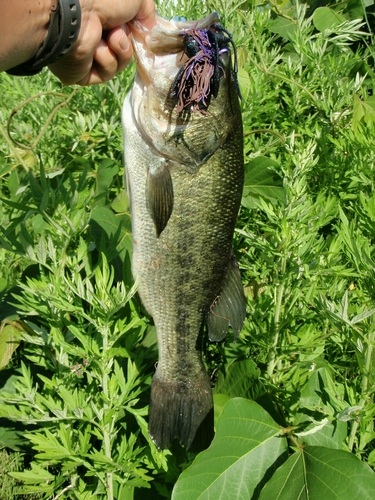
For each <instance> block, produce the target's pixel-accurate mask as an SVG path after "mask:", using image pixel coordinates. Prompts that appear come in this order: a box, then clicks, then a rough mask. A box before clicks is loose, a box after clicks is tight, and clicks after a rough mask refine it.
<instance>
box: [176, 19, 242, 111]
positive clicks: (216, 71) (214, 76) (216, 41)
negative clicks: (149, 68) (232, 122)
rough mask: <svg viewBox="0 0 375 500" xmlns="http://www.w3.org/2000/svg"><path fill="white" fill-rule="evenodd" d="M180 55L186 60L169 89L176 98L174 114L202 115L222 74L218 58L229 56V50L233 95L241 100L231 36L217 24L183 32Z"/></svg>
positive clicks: (221, 66)
mask: <svg viewBox="0 0 375 500" xmlns="http://www.w3.org/2000/svg"><path fill="white" fill-rule="evenodd" d="M182 36H183V37H184V54H186V55H187V56H188V57H189V59H188V61H187V62H186V64H185V65H183V66H182V67H181V69H180V70H179V72H178V73H177V76H176V78H175V80H174V82H173V84H172V87H171V97H177V99H178V101H177V108H176V110H177V114H180V113H181V112H182V111H183V110H184V109H190V110H191V111H193V112H194V113H196V112H200V113H205V112H206V111H207V108H208V106H209V105H210V101H211V96H212V95H213V96H214V97H215V98H216V97H217V95H218V92H219V85H220V80H221V78H222V77H223V75H225V70H224V67H223V63H222V61H221V59H220V56H221V55H222V54H224V53H228V52H230V48H229V45H232V47H233V53H234V68H233V71H232V75H233V79H234V82H235V86H236V90H237V94H238V96H239V98H240V99H241V100H242V96H241V91H240V88H239V85H238V80H237V71H238V68H237V51H236V46H235V44H234V42H233V39H232V35H231V33H230V32H229V31H228V30H227V29H225V28H224V27H223V26H222V25H221V24H212V25H210V26H209V27H208V28H197V26H194V27H193V28H191V29H188V30H186V31H185V32H184V33H183V35H182Z"/></svg>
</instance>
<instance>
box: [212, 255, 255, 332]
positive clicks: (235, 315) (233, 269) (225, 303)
mask: <svg viewBox="0 0 375 500" xmlns="http://www.w3.org/2000/svg"><path fill="white" fill-rule="evenodd" d="M245 315H246V299H245V295H244V291H243V286H242V282H241V275H240V271H239V269H238V265H237V262H236V259H235V258H234V257H233V258H232V260H231V262H230V263H229V266H228V270H227V274H226V277H225V281H224V286H223V289H222V291H221V293H220V295H219V296H218V297H216V299H215V300H214V302H213V304H212V305H211V308H210V312H209V314H208V316H207V326H208V337H209V339H210V340H213V341H216V342H219V341H221V340H223V339H224V338H225V336H226V334H227V333H228V328H229V325H230V326H231V327H232V329H233V333H234V338H235V339H236V338H237V336H238V334H239V333H240V331H241V330H242V326H243V322H244V320H245Z"/></svg>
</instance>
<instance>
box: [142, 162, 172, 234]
mask: <svg viewBox="0 0 375 500" xmlns="http://www.w3.org/2000/svg"><path fill="white" fill-rule="evenodd" d="M146 202H147V209H148V212H149V214H150V216H151V218H152V220H153V222H154V225H155V230H156V236H157V237H159V236H160V234H161V233H162V231H163V230H164V229H165V227H166V225H167V223H168V221H169V218H170V216H171V214H172V210H173V184H172V178H171V174H170V172H169V168H168V162H167V161H166V160H164V159H163V160H162V161H161V162H160V163H159V164H158V165H157V166H150V167H149V169H148V173H147V182H146Z"/></svg>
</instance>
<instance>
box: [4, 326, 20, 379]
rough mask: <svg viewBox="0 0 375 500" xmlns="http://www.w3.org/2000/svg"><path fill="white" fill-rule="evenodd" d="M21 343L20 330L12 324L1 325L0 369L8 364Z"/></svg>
mask: <svg viewBox="0 0 375 500" xmlns="http://www.w3.org/2000/svg"><path fill="white" fill-rule="evenodd" d="M19 343H20V331H19V329H18V328H16V326H14V325H12V324H6V323H2V324H1V325H0V370H1V368H4V367H5V366H7V364H8V363H9V361H10V360H11V358H12V354H13V353H14V351H15V350H16V349H17V347H18V346H19Z"/></svg>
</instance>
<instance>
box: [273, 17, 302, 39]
mask: <svg viewBox="0 0 375 500" xmlns="http://www.w3.org/2000/svg"><path fill="white" fill-rule="evenodd" d="M297 30H298V26H297V23H296V22H293V21H292V19H290V18H289V19H286V18H285V17H281V16H277V17H276V18H275V19H274V20H273V21H272V22H271V24H270V31H271V32H272V33H276V34H277V35H280V36H282V37H283V38H285V39H286V40H291V39H292V38H293V36H294V35H295V33H297Z"/></svg>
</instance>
